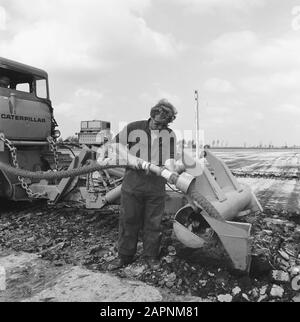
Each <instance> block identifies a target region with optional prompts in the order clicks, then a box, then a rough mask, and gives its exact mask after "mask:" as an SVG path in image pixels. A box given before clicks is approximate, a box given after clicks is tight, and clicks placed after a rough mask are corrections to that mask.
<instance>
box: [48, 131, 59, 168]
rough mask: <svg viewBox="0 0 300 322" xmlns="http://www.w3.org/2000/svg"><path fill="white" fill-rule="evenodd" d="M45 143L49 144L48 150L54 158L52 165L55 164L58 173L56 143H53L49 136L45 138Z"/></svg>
mask: <svg viewBox="0 0 300 322" xmlns="http://www.w3.org/2000/svg"><path fill="white" fill-rule="evenodd" d="M47 141H48V142H49V145H50V149H51V151H52V152H53V156H54V163H55V170H56V171H58V166H59V165H58V150H57V145H56V142H55V141H54V139H53V138H52V137H51V136H49V137H48V138H47Z"/></svg>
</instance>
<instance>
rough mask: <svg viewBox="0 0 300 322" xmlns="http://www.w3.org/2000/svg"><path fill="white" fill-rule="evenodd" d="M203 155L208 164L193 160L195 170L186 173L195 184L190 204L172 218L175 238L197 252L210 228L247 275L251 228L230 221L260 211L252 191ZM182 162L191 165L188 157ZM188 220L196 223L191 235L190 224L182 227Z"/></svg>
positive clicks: (192, 185)
mask: <svg viewBox="0 0 300 322" xmlns="http://www.w3.org/2000/svg"><path fill="white" fill-rule="evenodd" d="M205 153H206V162H207V164H205V163H204V162H201V161H199V160H195V163H196V164H195V166H194V167H192V168H191V169H190V170H189V169H187V172H188V173H189V174H191V175H194V176H195V180H194V182H193V183H192V184H191V186H190V187H189V191H188V193H187V197H188V200H189V204H188V205H187V206H185V207H184V208H182V209H180V210H179V211H178V213H177V214H176V216H175V220H174V232H175V235H176V236H177V238H178V239H179V240H180V241H181V242H182V243H183V244H184V245H186V246H187V247H191V248H200V247H203V245H204V244H205V242H206V240H207V239H206V238H207V236H206V234H205V232H206V231H207V229H208V228H209V227H210V228H211V229H212V230H213V231H214V232H215V233H216V234H217V235H218V237H219V239H220V241H221V242H222V244H223V246H224V248H225V250H226V251H227V253H228V255H229V257H230V259H231V260H232V263H233V266H234V268H235V269H237V270H241V271H249V269H250V263H251V256H250V254H251V249H250V246H251V245H250V232H251V224H248V223H239V222H233V221H231V220H233V219H234V218H236V217H239V216H242V215H247V214H250V213H251V212H262V211H263V209H262V207H261V205H260V203H259V202H258V200H257V198H256V197H255V195H254V194H253V192H252V191H251V189H250V188H249V187H248V186H245V185H241V184H239V183H238V182H237V180H236V178H235V177H234V176H233V175H232V173H231V172H230V170H229V168H228V167H227V165H226V164H225V163H224V162H223V161H221V160H219V159H218V158H216V157H215V156H214V155H213V154H212V153H211V152H210V151H205ZM184 158H185V160H186V161H187V160H188V161H189V162H191V161H192V158H191V157H190V156H189V155H188V154H185V156H184ZM189 217H192V219H193V220H194V222H196V223H198V227H197V229H196V230H197V232H198V233H197V234H195V233H194V232H193V224H191V225H190V227H186V226H185V225H184V224H185V223H186V222H187V221H188V218H189ZM199 217H201V218H199ZM203 219H204V220H203ZM201 226H202V227H201ZM201 231H202V234H203V238H202V236H201ZM199 232H200V234H199Z"/></svg>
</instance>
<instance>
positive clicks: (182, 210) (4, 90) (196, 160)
mask: <svg viewBox="0 0 300 322" xmlns="http://www.w3.org/2000/svg"><path fill="white" fill-rule="evenodd" d="M2 76H3V77H6V79H9V82H7V85H6V86H5V87H0V196H1V197H5V198H7V199H11V200H15V201H18V200H31V201H33V200H35V199H45V200H47V201H48V202H49V203H52V204H55V203H58V202H60V201H63V200H71V201H81V202H84V203H85V206H86V208H88V209H102V208H103V207H105V206H106V205H108V204H112V203H118V200H119V199H120V195H121V187H122V179H123V176H124V171H125V169H126V168H132V167H133V168H135V169H137V168H138V169H141V170H144V171H147V172H152V173H155V174H156V175H158V176H162V177H163V178H165V180H166V183H167V192H166V212H169V213H172V214H173V230H174V234H175V236H176V237H177V238H178V240H179V241H180V242H182V243H183V244H184V245H185V246H187V247H189V248H201V247H203V245H204V244H205V243H206V242H207V240H208V239H209V238H213V236H214V235H215V236H217V237H218V238H219V240H220V241H221V243H222V244H223V246H224V249H225V251H226V252H227V254H228V255H229V258H230V259H231V261H232V265H233V267H234V268H235V269H236V270H239V271H243V272H248V271H249V269H250V264H251V243H250V235H251V224H249V223H243V222H240V221H237V220H235V219H236V218H237V217H240V216H243V215H247V214H249V213H251V212H262V211H263V209H262V207H261V205H260V203H259V201H258V200H257V198H256V196H255V195H254V194H253V192H252V191H251V188H250V187H248V186H245V185H241V184H240V183H239V182H238V181H237V179H236V178H235V177H234V176H233V174H232V173H231V171H230V169H229V168H228V167H227V165H226V164H225V163H224V162H223V161H222V160H220V159H219V158H217V157H216V156H215V155H214V154H213V153H212V152H211V151H210V149H205V150H204V151H203V153H202V156H201V157H200V156H198V157H195V156H193V155H192V154H191V153H189V152H187V151H184V150H183V151H182V153H181V157H180V159H178V160H177V161H176V162H175V163H174V162H169V163H168V162H167V163H166V164H165V166H164V167H159V166H156V165H154V164H151V163H149V162H146V161H145V160H143V159H140V158H138V157H136V156H134V155H132V154H131V153H129V151H128V150H127V149H126V147H124V146H121V145H118V144H115V143H112V142H111V140H110V137H109V135H103V131H100V132H99V133H100V134H101V135H100V136H99V135H98V134H97V132H98V131H97V126H100V127H101V126H104V128H105V132H104V133H107V131H108V130H109V129H110V123H108V122H101V121H91V122H82V125H81V127H82V128H81V132H80V138H81V139H82V142H81V143H82V144H81V149H80V151H79V153H78V154H77V155H75V154H74V156H73V158H72V160H71V162H70V164H69V167H68V169H67V170H59V169H58V145H57V138H58V137H59V135H60V132H59V131H58V130H57V123H56V121H55V119H54V115H53V108H52V105H51V101H50V97H49V84H48V75H47V73H46V72H45V71H43V70H40V69H36V68H33V67H30V66H27V65H23V64H20V63H17V62H13V61H11V60H7V59H3V58H0V80H1V77H2ZM0 84H1V83H0ZM98 130H100V128H99V129H98ZM108 132H109V131H108ZM95 136H96V137H98V138H99V137H100V140H97V139H96V140H95ZM49 153H53V159H54V166H53V165H52V164H51V162H49V159H47V155H48V156H49ZM187 165H188V166H187ZM191 218H192V220H190V219H191ZM189 221H190V222H191V224H187V223H189ZM195 222H196V224H195ZM193 223H194V226H197V227H196V228H197V232H196V231H195V229H194V228H195V227H193ZM209 230H210V231H212V232H213V234H209V236H208V237H207V233H208V231H209Z"/></svg>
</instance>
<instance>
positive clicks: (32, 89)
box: [0, 57, 53, 141]
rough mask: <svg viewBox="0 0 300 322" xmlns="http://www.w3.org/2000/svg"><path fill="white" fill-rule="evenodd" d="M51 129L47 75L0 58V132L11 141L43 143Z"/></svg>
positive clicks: (38, 70) (41, 71)
mask: <svg viewBox="0 0 300 322" xmlns="http://www.w3.org/2000/svg"><path fill="white" fill-rule="evenodd" d="M52 127H53V124H52V107H51V101H50V98H49V85H48V75H47V73H46V72H45V71H43V70H40V69H37V68H34V67H31V66H27V65H24V64H20V63H17V62H14V61H11V60H8V59H5V58H1V57H0V132H1V133H4V135H5V137H6V138H8V139H10V140H15V141H46V139H47V137H49V136H50V135H51V134H52V131H53V128H52Z"/></svg>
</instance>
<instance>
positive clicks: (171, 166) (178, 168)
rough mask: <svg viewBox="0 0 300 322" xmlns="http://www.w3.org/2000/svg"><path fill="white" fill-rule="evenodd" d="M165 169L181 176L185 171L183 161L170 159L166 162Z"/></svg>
mask: <svg viewBox="0 0 300 322" xmlns="http://www.w3.org/2000/svg"><path fill="white" fill-rule="evenodd" d="M165 168H166V169H168V170H169V171H171V172H177V173H178V174H181V173H182V172H184V171H185V166H184V164H183V162H182V161H181V160H177V161H176V160H175V159H169V160H167V161H166V162H165Z"/></svg>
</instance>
